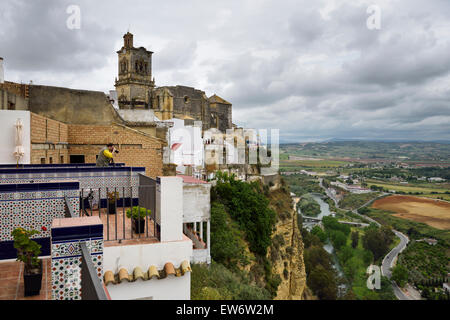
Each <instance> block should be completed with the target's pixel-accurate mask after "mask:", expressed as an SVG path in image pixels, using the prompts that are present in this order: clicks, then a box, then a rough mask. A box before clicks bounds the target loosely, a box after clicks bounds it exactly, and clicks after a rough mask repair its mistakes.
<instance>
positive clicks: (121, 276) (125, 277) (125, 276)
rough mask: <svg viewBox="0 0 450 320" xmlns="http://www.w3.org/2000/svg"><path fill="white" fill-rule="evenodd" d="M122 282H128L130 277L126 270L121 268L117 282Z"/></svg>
mask: <svg viewBox="0 0 450 320" xmlns="http://www.w3.org/2000/svg"><path fill="white" fill-rule="evenodd" d="M124 280H126V281H130V276H129V275H128V270H127V269H125V268H121V269H120V270H119V282H122V281H124Z"/></svg>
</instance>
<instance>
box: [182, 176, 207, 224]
mask: <svg viewBox="0 0 450 320" xmlns="http://www.w3.org/2000/svg"><path fill="white" fill-rule="evenodd" d="M210 215H211V184H210V183H197V184H195V183H185V184H184V186H183V222H184V223H189V222H201V221H208V220H209V219H210Z"/></svg>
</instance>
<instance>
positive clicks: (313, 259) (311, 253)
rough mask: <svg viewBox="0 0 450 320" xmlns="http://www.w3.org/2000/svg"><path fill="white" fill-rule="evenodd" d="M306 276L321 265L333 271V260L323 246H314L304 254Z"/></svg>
mask: <svg viewBox="0 0 450 320" xmlns="http://www.w3.org/2000/svg"><path fill="white" fill-rule="evenodd" d="M304 260H305V269H306V274H309V273H310V272H311V271H312V270H313V269H314V268H316V267H317V266H319V265H321V266H322V267H323V268H324V269H326V270H330V269H332V263H331V258H330V255H329V254H328V252H326V251H325V249H324V248H323V247H322V246H312V247H310V248H308V249H307V250H305V254H304Z"/></svg>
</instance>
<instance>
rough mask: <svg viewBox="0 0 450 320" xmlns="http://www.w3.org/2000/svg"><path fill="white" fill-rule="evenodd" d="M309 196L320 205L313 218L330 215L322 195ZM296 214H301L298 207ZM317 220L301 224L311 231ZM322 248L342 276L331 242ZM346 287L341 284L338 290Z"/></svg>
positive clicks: (341, 290)
mask: <svg viewBox="0 0 450 320" xmlns="http://www.w3.org/2000/svg"><path fill="white" fill-rule="evenodd" d="M309 195H310V196H311V198H313V199H314V201H316V202H317V203H318V204H319V206H320V214H319V215H318V216H317V217H315V218H319V219H322V218H323V217H325V216H329V215H331V211H330V206H329V204H328V203H326V202H325V201H324V200H323V198H324V196H323V195H321V194H319V193H310V194H309ZM298 214H301V210H300V209H298ZM317 224H318V222H304V223H303V225H304V226H305V228H306V229H307V230H309V231H311V229H312V228H313V227H314V226H315V225H317ZM323 248H324V249H325V251H327V252H328V253H329V254H330V255H331V256H332V259H333V268H334V269H335V270H336V272H337V274H338V276H339V277H343V276H344V273H343V272H342V268H341V265H340V264H339V261H338V258H337V256H336V252H335V250H334V248H333V245H332V244H331V242H330V241H329V240H328V242H327V243H326V244H325V245H324V246H323ZM346 288H347V286H346V285H345V284H342V285H340V286H339V291H340V292H345V289H346Z"/></svg>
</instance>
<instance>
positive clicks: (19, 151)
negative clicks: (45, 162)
mask: <svg viewBox="0 0 450 320" xmlns="http://www.w3.org/2000/svg"><path fill="white" fill-rule="evenodd" d="M15 127H16V147H15V148H14V153H13V154H14V157H16V160H17V167H19V160H20V159H21V158H22V157H23V156H24V154H25V150H24V148H23V145H22V144H23V142H22V141H23V139H22V134H23V124H22V119H17V121H16V125H15Z"/></svg>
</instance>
